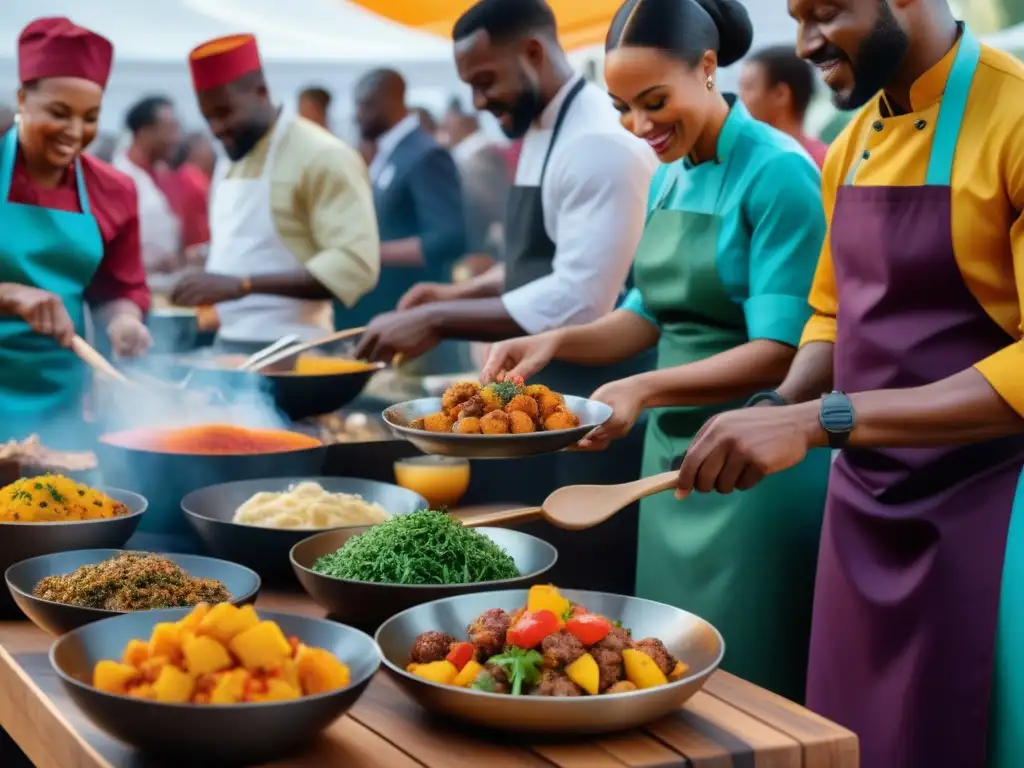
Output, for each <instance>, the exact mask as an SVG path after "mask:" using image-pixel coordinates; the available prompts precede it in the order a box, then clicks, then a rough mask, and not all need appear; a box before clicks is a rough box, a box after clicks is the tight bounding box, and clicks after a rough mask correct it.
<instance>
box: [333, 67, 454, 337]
mask: <svg viewBox="0 0 1024 768" xmlns="http://www.w3.org/2000/svg"><path fill="white" fill-rule="evenodd" d="M356 122H357V123H358V125H359V131H360V134H361V136H362V139H363V140H364V141H372V142H374V144H375V145H376V155H375V156H374V158H373V162H372V163H370V180H371V182H372V183H373V196H374V205H375V207H376V210H377V224H378V227H379V228H380V240H381V267H382V268H381V275H380V281H379V282H378V283H377V287H376V288H375V289H374V290H373V291H371V292H370V293H369V294H367V295H366V296H364V297H363V298H362V299H361V300H360V301H359V303H358V304H356V306H355V307H353V308H352V309H351V310H346V311H345V312H344V315H343V321H342V322H339V323H338V326H339V327H353V326H359V325H366V324H368V323H369V321H370V320H371V319H372V318H373V317H374V316H375V315H378V314H380V313H381V312H389V311H391V310H393V309H394V308H395V306H396V305H397V304H398V300H399V299H400V298H401V297H402V295H403V294H404V293H405V292H406V291H407V290H408V289H409V288H411V287H412V286H413V285H415V284H416V283H419V282H423V281H425V280H426V281H438V282H448V281H449V279H450V272H451V268H452V265H453V264H454V263H455V261H456V260H458V259H459V258H461V257H462V256H463V254H464V252H465V249H466V220H465V213H464V210H463V201H462V186H461V183H460V181H459V172H458V170H457V168H456V166H455V162H454V161H453V160H452V157H451V155H450V154H449V153H448V151H447V150H446V149H444V147H442V146H441V145H440V144H438V143H437V141H435V140H434V137H433V136H431V135H430V134H429V133H427V132H426V131H424V130H423V129H422V127H421V126H420V120H419V116H418V115H417V114H416V113H415V112H412V111H411V110H409V108H408V107H407V106H406V104H405V81H404V80H403V79H402V76H401V75H399V74H398V73H397V72H395V71H394V70H391V69H378V70H374V71H372V72H369V73H368V74H366V75H364V76H363V78H362V79H361V80H360V81H359V83H358V84H357V86H356Z"/></svg>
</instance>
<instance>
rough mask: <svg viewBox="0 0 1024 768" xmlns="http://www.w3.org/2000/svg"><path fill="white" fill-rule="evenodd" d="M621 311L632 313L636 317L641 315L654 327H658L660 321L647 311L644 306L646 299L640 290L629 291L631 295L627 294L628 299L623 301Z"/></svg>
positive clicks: (631, 289)
mask: <svg viewBox="0 0 1024 768" xmlns="http://www.w3.org/2000/svg"><path fill="white" fill-rule="evenodd" d="M619 309H624V310H626V311H627V312H632V313H633V314H634V315H640V317H642V318H643V319H644V320H646V321H647V322H649V323H650V324H651V325H653V326H657V325H658V321H657V320H655V319H654V315H652V314H651V313H650V312H648V311H647V307H646V306H645V305H644V297H643V296H641V295H640V290H639V289H638V288H630V289H629V293H627V294H626V298H624V299H623V300H622V305H621V306H620V307H619Z"/></svg>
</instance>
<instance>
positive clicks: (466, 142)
mask: <svg viewBox="0 0 1024 768" xmlns="http://www.w3.org/2000/svg"><path fill="white" fill-rule="evenodd" d="M492 144H494V142H493V141H491V139H490V137H488V135H487V134H486V133H484V132H483V131H477V132H476V133H471V134H470V135H469V136H467V137H466V138H464V139H463V140H462V141H460V142H459V143H458V144H456V145H455V146H454V147H452V159H453V160H455V164H456V165H458V166H462V165H465V164H466V163H467V162H469V160H470V159H472V157H473V155H475V154H476V153H477V152H479V151H480V150H482V149H485V148H487V147H489V146H491V145H492Z"/></svg>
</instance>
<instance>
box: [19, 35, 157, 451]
mask: <svg viewBox="0 0 1024 768" xmlns="http://www.w3.org/2000/svg"><path fill="white" fill-rule="evenodd" d="M113 53H114V51H113V46H112V45H111V43H110V41H108V40H107V39H105V38H103V37H101V36H100V35H97V34H96V33H95V32H92V31H90V30H88V29H84V28H83V27H79V26H77V25H76V24H74V23H72V22H71V21H69V20H68V19H65V18H42V19H36V20H35V21H33V22H31V23H30V24H29V25H28V26H27V27H25V29H24V30H22V32H21V35H20V36H19V38H18V74H19V79H20V82H21V87H20V89H19V90H18V122H17V123H15V125H14V127H13V128H11V129H10V130H9V131H7V133H6V134H5V135H4V136H3V137H2V140H0V232H2V233H3V236H2V237H0V413H2V414H3V415H2V418H0V440H3V439H9V438H15V439H21V438H24V437H25V436H26V435H27V434H29V433H37V434H41V436H42V438H43V440H44V441H46V442H48V443H49V444H53V445H56V446H59V447H63V446H68V443H69V438H72V437H73V436H75V435H80V434H81V429H79V428H75V429H69V428H68V425H69V424H73V425H77V424H79V423H80V422H81V413H80V408H81V402H82V395H83V394H84V393H85V390H86V385H87V383H88V373H87V371H86V369H85V368H84V366H83V365H82V363H81V362H80V361H79V360H78V358H77V357H76V356H75V354H74V353H73V352H72V351H71V350H70V349H69V346H70V344H71V341H72V339H73V338H74V336H75V335H76V334H78V335H83V334H84V333H85V309H86V307H89V308H91V310H92V314H93V320H94V324H95V326H96V328H97V330H102V331H103V332H105V333H106V334H107V336H108V337H109V338H110V341H111V344H112V347H113V349H114V352H115V353H116V354H118V355H122V356H134V355H138V354H141V353H142V352H144V351H145V350H146V348H147V347H148V346H149V344H150V342H151V340H150V337H149V333H148V332H147V331H146V327H145V325H144V324H143V317H144V313H145V312H146V310H147V309H148V306H149V292H148V290H147V288H146V280H145V277H146V276H145V272H144V271H143V267H142V260H141V256H140V252H139V219H138V206H137V199H136V192H135V187H134V185H133V183H132V181H131V180H130V179H129V178H128V177H127V176H125V175H124V174H123V173H121V172H120V171H116V170H114V169H113V168H111V167H110V166H109V165H107V164H106V163H104V162H102V161H100V160H97V159H96V158H94V157H90V156H89V155H85V154H82V150H83V149H84V148H85V147H86V146H88V144H89V142H90V141H92V140H93V138H94V137H95V136H96V132H97V126H98V119H99V113H100V102H101V100H102V98H103V91H104V88H105V86H106V83H107V77H108V76H109V74H110V67H111V62H112V60H113ZM70 442H73V440H71V441H70ZM68 447H73V446H68Z"/></svg>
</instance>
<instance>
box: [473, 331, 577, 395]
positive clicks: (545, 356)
mask: <svg viewBox="0 0 1024 768" xmlns="http://www.w3.org/2000/svg"><path fill="white" fill-rule="evenodd" d="M560 342H561V337H560V336H559V334H558V331H548V332H547V333H541V334H538V335H536V336H522V337H520V338H518V339H509V340H508V341H502V342H499V343H497V344H494V345H492V346H491V349H490V352H489V353H488V354H487V360H486V361H485V362H484V364H483V367H482V368H481V369H480V382H481V383H482V384H490V383H491V382H492V381H496V380H497V379H498V378H499V375H500V374H501V373H502V372H504V373H505V378H511V377H513V376H522V377H523V379H529V378H530V377H531V376H533V375H534V374H535V373H537V372H538V371H540V370H542V369H543V368H544V367H545V366H546V365H547V364H548V363H550V362H551V361H552V360H554V359H555V355H556V354H558V345H559V344H560Z"/></svg>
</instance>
